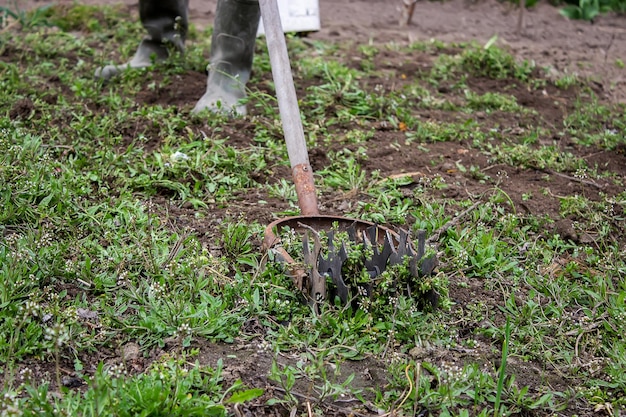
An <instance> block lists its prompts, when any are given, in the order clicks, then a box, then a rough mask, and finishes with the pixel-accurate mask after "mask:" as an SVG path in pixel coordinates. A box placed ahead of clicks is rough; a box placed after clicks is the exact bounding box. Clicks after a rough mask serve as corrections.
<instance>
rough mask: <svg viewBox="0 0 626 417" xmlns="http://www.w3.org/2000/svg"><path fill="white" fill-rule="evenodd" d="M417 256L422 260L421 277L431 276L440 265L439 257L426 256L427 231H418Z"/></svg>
mask: <svg viewBox="0 0 626 417" xmlns="http://www.w3.org/2000/svg"><path fill="white" fill-rule="evenodd" d="M417 254H418V259H419V260H420V270H419V272H420V275H421V276H426V275H430V274H431V273H432V272H433V270H434V269H435V267H436V266H437V264H438V261H437V255H434V254H433V255H431V256H429V257H427V258H425V257H424V255H425V254H426V230H418V231H417Z"/></svg>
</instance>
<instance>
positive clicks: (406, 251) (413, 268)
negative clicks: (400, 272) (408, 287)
mask: <svg viewBox="0 0 626 417" xmlns="http://www.w3.org/2000/svg"><path fill="white" fill-rule="evenodd" d="M398 235H399V240H398V249H397V250H396V252H395V253H394V256H393V258H392V259H390V260H389V263H390V264H391V265H401V264H403V263H404V259H405V258H406V257H407V256H408V257H409V271H410V272H411V275H412V276H414V277H417V276H419V273H418V268H417V264H418V262H419V260H420V257H419V256H418V254H417V253H415V250H413V246H412V245H411V241H410V239H409V236H410V235H409V232H408V231H406V230H404V229H400V231H399V233H398Z"/></svg>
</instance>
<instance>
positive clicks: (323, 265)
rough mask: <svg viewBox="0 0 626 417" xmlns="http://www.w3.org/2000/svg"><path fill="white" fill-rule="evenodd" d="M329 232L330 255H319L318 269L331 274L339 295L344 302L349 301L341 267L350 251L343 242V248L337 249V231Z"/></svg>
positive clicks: (322, 272)
mask: <svg viewBox="0 0 626 417" xmlns="http://www.w3.org/2000/svg"><path fill="white" fill-rule="evenodd" d="M327 234H328V256H327V257H326V258H324V256H323V255H322V254H321V253H320V254H319V256H318V270H319V272H320V273H321V274H328V275H330V277H331V279H332V280H333V283H334V284H335V286H336V287H337V295H339V298H340V299H341V301H342V302H343V303H346V302H347V301H348V296H349V289H348V287H347V286H346V284H345V282H344V280H343V278H342V276H341V268H342V267H343V263H344V262H345V261H346V259H348V251H347V250H346V247H345V244H343V243H342V245H341V248H340V249H339V250H338V251H337V250H335V242H334V239H335V232H334V231H330V232H328V233H327Z"/></svg>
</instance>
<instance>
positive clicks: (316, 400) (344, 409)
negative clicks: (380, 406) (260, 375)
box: [272, 385, 368, 417]
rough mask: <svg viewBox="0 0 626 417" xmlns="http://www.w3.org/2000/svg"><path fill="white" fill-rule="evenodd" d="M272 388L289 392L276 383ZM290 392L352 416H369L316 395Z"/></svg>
mask: <svg viewBox="0 0 626 417" xmlns="http://www.w3.org/2000/svg"><path fill="white" fill-rule="evenodd" d="M272 389H274V390H276V391H280V392H282V393H284V394H286V393H287V390H285V389H284V388H281V387H277V386H274V385H272ZM289 393H290V394H291V395H293V396H294V397H298V398H300V399H302V400H305V401H307V402H314V403H315V404H319V405H322V406H324V407H326V408H331V409H333V410H336V411H341V412H342V413H345V414H348V415H351V416H355V417H367V416H368V414H363V413H359V412H358V411H354V410H353V409H351V408H345V407H341V406H338V405H335V404H332V403H326V402H323V401H322V400H321V399H319V398H315V397H311V396H309V395H305V394H301V393H299V392H296V391H289Z"/></svg>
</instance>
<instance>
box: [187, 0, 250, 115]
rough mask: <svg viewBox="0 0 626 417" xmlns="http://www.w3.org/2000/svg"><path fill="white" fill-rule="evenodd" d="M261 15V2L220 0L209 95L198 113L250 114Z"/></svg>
mask: <svg viewBox="0 0 626 417" xmlns="http://www.w3.org/2000/svg"><path fill="white" fill-rule="evenodd" d="M260 17H261V12H260V9H259V2H258V1H251V0H219V1H218V3H217V11H216V13H215V26H214V29H213V37H212V39H211V58H210V63H209V66H208V68H207V69H208V71H209V77H208V79H207V89H206V93H204V95H203V96H202V98H201V99H200V100H199V101H198V103H197V104H196V107H195V108H194V109H193V111H194V112H199V111H201V110H204V109H209V110H211V111H213V112H219V113H235V114H240V115H245V114H246V106H245V105H243V104H241V103H239V101H240V100H241V99H243V98H245V97H246V83H247V82H248V80H249V79H250V71H251V69H252V59H253V56H254V44H255V40H256V33H257V29H258V27H259V19H260Z"/></svg>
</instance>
